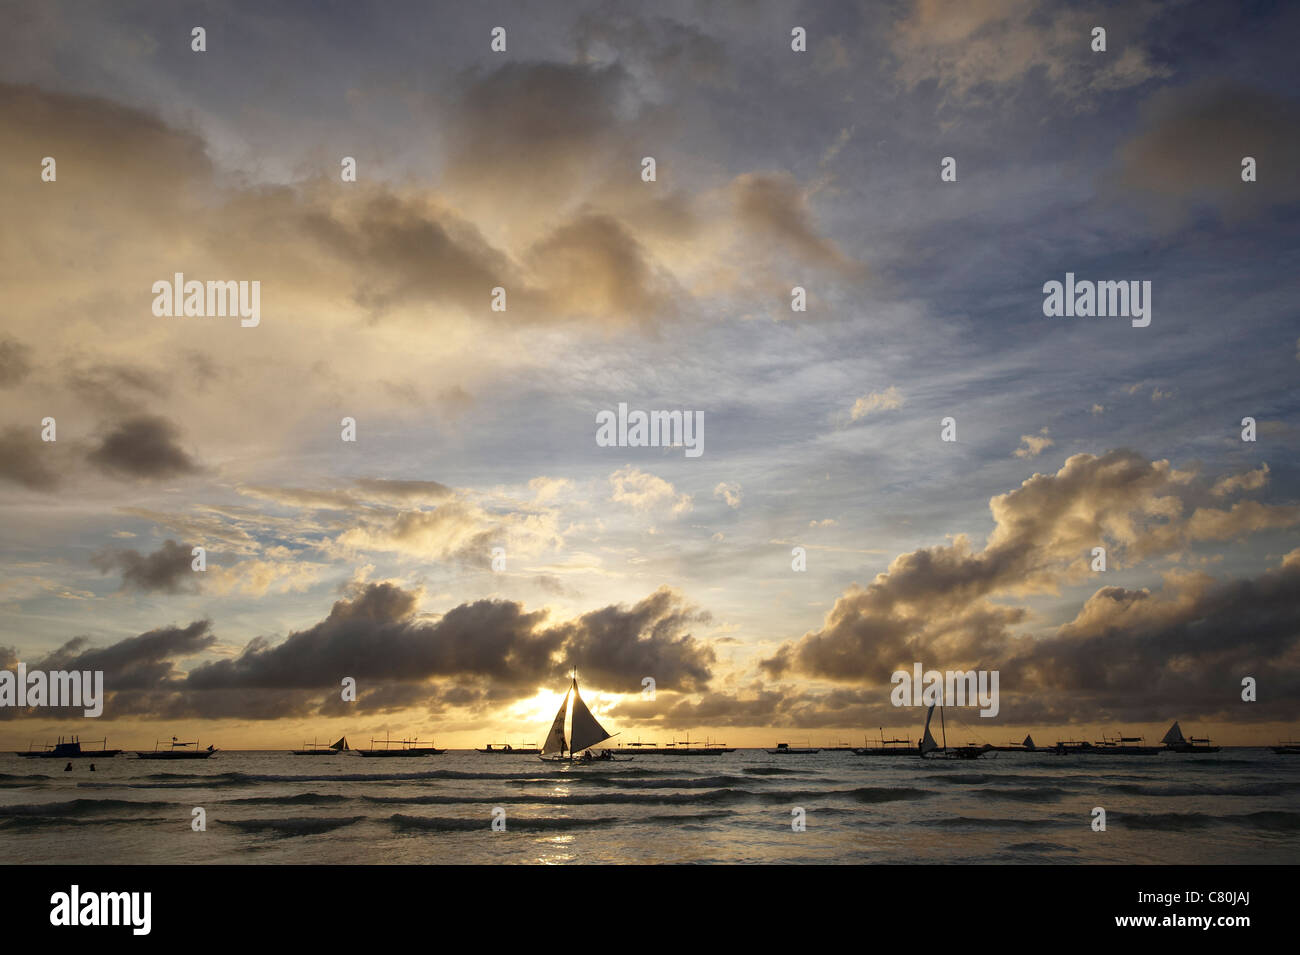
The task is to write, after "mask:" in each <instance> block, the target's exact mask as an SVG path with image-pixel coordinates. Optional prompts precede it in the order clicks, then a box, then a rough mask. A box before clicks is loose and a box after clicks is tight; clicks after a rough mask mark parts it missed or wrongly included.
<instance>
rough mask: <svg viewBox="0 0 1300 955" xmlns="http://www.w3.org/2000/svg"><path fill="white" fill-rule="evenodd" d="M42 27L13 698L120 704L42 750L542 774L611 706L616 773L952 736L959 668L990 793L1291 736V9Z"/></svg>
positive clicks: (408, 18) (380, 18)
mask: <svg viewBox="0 0 1300 955" xmlns="http://www.w3.org/2000/svg"><path fill="white" fill-rule="evenodd" d="M0 23H2V24H3V26H4V29H2V30H0V143H2V144H3V145H2V146H0V183H2V185H0V202H2V204H3V210H4V214H3V219H2V220H0V221H2V222H3V225H0V287H3V289H4V294H3V296H0V299H2V301H0V521H2V523H3V538H2V539H0V658H3V659H4V662H3V664H0V668H9V669H13V668H14V667H15V666H16V665H17V663H18V662H19V661H22V662H24V663H26V664H27V666H28V667H29V668H32V669H46V670H49V669H81V670H86V669H90V670H102V671H103V672H104V674H105V685H106V689H107V691H108V699H107V702H106V705H105V711H104V715H103V716H102V717H100V718H98V719H96V720H93V721H91V720H86V719H83V718H80V717H79V716H76V715H74V714H72V711H64V712H60V711H51V710H49V709H45V710H37V709H28V710H19V709H16V708H13V707H10V708H5V709H0V741H2V744H3V746H4V747H5V748H11V749H12V748H24V747H25V746H26V745H27V743H28V742H29V741H35V742H36V743H37V744H38V745H39V744H40V743H41V742H43V741H47V740H53V739H54V738H55V737H56V736H58V735H66V734H69V733H80V734H81V735H82V736H83V737H85V738H88V739H89V738H92V737H93V738H98V737H101V736H104V735H107V736H108V737H109V739H110V741H112V742H115V743H120V744H122V745H124V746H128V747H129V746H148V745H150V744H151V743H152V742H153V741H154V740H155V739H166V738H168V737H170V736H180V737H182V738H186V739H190V738H195V737H198V738H200V739H201V740H203V741H204V742H205V743H208V742H211V743H214V744H216V745H218V746H220V747H222V748H226V749H242V748H284V747H287V746H290V745H293V746H297V745H299V744H300V743H301V742H302V741H303V740H310V739H313V738H316V739H319V740H322V741H324V740H326V739H327V738H328V739H332V738H335V737H336V735H338V734H341V733H346V734H347V735H348V736H349V738H350V739H351V740H352V742H353V745H357V743H358V741H361V742H364V741H365V740H367V739H370V738H375V737H380V738H382V737H383V736H384V735H385V734H391V735H392V736H393V737H394V738H397V737H402V736H407V737H418V738H420V739H422V740H428V739H431V738H432V739H434V740H435V741H436V742H437V743H438V744H439V745H444V744H445V745H448V746H453V747H468V746H471V745H479V746H481V745H483V744H484V743H487V742H504V741H509V742H512V743H514V744H516V745H518V744H519V743H520V742H535V741H538V740H540V739H541V738H542V737H543V736H544V735H545V731H546V729H547V727H548V726H549V723H550V719H551V716H552V714H553V713H554V710H555V708H556V706H557V705H558V703H559V700H560V699H561V697H562V695H563V692H564V690H565V688H566V685H567V675H568V673H569V672H570V670H571V669H572V668H576V669H577V672H578V678H579V681H580V684H581V686H582V692H583V695H584V697H585V698H586V699H587V700H588V702H589V703H590V704H591V705H592V708H593V710H595V712H596V713H597V714H598V716H599V718H600V719H601V721H602V722H603V723H604V724H605V725H606V726H607V727H608V728H609V729H611V730H616V731H618V732H619V733H620V734H621V736H620V739H622V740H629V741H630V740H635V739H638V738H640V739H642V740H652V741H655V742H659V743H661V744H662V743H666V742H669V741H670V740H673V739H682V738H685V737H686V735H687V734H689V735H690V738H692V739H694V738H701V739H702V738H710V739H714V740H720V741H724V742H726V743H728V744H729V745H767V746H770V745H772V744H774V743H775V742H777V741H778V740H791V741H799V742H802V741H803V740H805V739H808V740H810V741H811V742H813V743H814V744H822V743H826V742H838V741H841V740H845V741H850V742H857V741H858V740H860V739H862V738H863V736H864V735H869V736H872V737H874V736H876V735H877V733H878V731H879V730H878V728H881V727H883V728H884V732H885V734H886V735H895V734H896V733H901V734H903V735H904V736H908V738H916V737H917V736H919V735H920V734H919V727H920V723H921V722H922V719H923V717H922V714H921V712H920V711H918V710H916V709H913V708H898V707H895V706H893V705H892V704H891V702H890V690H891V688H892V687H891V683H890V676H891V674H892V673H893V672H894V671H896V670H899V669H902V670H907V671H909V672H910V671H911V670H912V667H913V665H914V664H915V663H920V664H922V666H923V667H924V668H925V669H927V670H929V669H934V670H941V671H942V670H956V669H961V670H968V669H981V670H996V671H998V673H999V674H1000V693H1001V700H1000V706H999V714H998V716H997V717H996V718H993V719H988V718H981V717H979V716H978V715H977V711H976V710H973V709H969V710H964V711H960V712H952V716H951V717H950V722H952V721H954V720H955V721H956V722H957V725H958V726H962V725H963V724H964V725H965V727H966V731H967V732H968V734H969V735H970V737H971V738H972V739H977V740H980V741H989V742H993V743H1004V742H1006V741H1008V740H1009V739H1013V738H1016V739H1018V738H1020V736H1022V735H1023V733H1024V732H1026V731H1029V732H1033V733H1035V734H1036V735H1037V736H1038V740H1039V742H1040V743H1041V742H1045V741H1046V742H1051V741H1054V740H1055V739H1058V738H1059V739H1075V738H1084V739H1097V738H1099V737H1100V734H1101V733H1103V732H1111V733H1114V732H1117V731H1119V730H1123V731H1124V732H1125V734H1126V735H1137V734H1139V733H1144V734H1145V735H1146V736H1147V737H1148V739H1153V738H1154V739H1158V738H1159V736H1160V735H1162V734H1163V732H1164V730H1165V728H1167V726H1168V725H1169V723H1171V722H1172V721H1173V720H1175V719H1177V720H1180V721H1181V723H1182V726H1183V729H1184V731H1185V732H1188V731H1194V732H1197V733H1198V734H1203V733H1208V734H1209V735H1211V736H1213V737H1214V738H1215V740H1216V742H1222V743H1226V744H1270V743H1273V742H1276V740H1277V739H1278V738H1280V737H1283V736H1291V735H1295V726H1296V722H1297V720H1298V719H1300V534H1298V533H1297V530H1298V528H1300V471H1298V470H1297V468H1298V466H1300V455H1298V454H1297V450H1298V448H1300V445H1298V442H1297V435H1298V431H1297V429H1298V428H1300V416H1298V410H1300V399H1298V398H1297V389H1296V387H1295V385H1296V380H1297V372H1300V320H1298V316H1297V309H1298V306H1297V295H1296V293H1297V290H1298V285H1300V283H1298V282H1297V279H1296V276H1297V275H1300V230H1298V229H1297V225H1298V224H1300V176H1298V175H1297V170H1300V122H1298V120H1300V99H1298V98H1297V91H1296V87H1295V81H1294V50H1295V46H1296V41H1297V38H1298V37H1300V8H1296V7H1295V6H1294V5H1289V4H1266V3H1243V4H1212V3H1187V2H1183V3H1114V4H1087V3H1084V4H1071V5H1068V6H1066V5H1060V4H1050V3H1042V2H1035V0H979V2H968V3H943V2H934V0H919V2H897V3H880V4H866V3H864V4H849V3H834V4H828V3H751V2H732V3H673V2H665V3H659V4H654V5H653V6H652V7H647V6H646V5H641V4H630V3H572V4H564V5H556V4H524V3H520V2H512V3H500V2H483V3H476V4H459V3H458V4H450V3H406V4H401V3H396V4H394V3H389V4H370V3H312V4H307V3H298V4H276V5H273V6H270V7H268V6H267V5H265V4H258V3H221V4H209V3H183V2H181V3H169V4H166V5H161V4H156V3H119V4H113V5H111V6H108V5H100V4H89V3H70V2H51V3H42V4H18V3H12V2H7V0H6V2H3V3H0ZM199 26H201V27H203V30H204V31H205V32H204V43H203V45H204V47H205V49H203V50H202V51H196V50H195V49H194V48H193V46H194V42H195V41H194V38H193V33H192V31H193V29H194V28H195V27H199ZM496 27H501V28H503V29H504V31H505V49H504V50H494V49H493V48H492V47H493V30H494V28H496ZM1096 27H1101V28H1103V29H1104V30H1105V50H1104V51H1102V50H1094V49H1093V47H1094V46H1095V45H1096V44H1097V41H1096V39H1095V37H1094V28H1096ZM796 28H801V29H802V30H803V31H804V35H806V49H804V50H802V51H798V50H795V49H793V46H795V45H798V44H797V43H796V41H795V39H794V37H793V35H792V31H795V30H796ZM47 157H49V158H52V159H54V161H55V167H54V168H55V174H54V178H53V180H52V181H49V180H48V179H47V178H46V177H44V176H43V171H44V170H45V169H46V164H45V159H46V158H47ZM345 157H350V158H351V159H352V160H354V161H355V169H356V175H355V181H345V177H344V175H343V174H342V171H343V167H344V160H345ZM647 157H652V158H653V159H654V176H653V179H652V181H647V178H646V176H645V175H644V170H645V164H644V162H643V160H645V159H646V158H647ZM1245 157H1250V158H1251V159H1253V160H1254V164H1253V169H1254V176H1253V179H1252V181H1244V180H1243V159H1244V158H1245ZM948 158H950V159H952V160H953V162H952V163H948V164H947V167H948V168H949V169H950V170H951V172H952V173H955V177H954V174H949V175H948V176H947V177H945V176H944V175H943V171H944V168H945V161H946V159H948ZM176 273H183V275H184V276H185V278H186V279H187V280H197V281H201V282H206V281H237V282H238V281H246V282H252V281H256V282H258V283H259V287H260V296H261V298H260V315H259V321H258V322H257V324H256V325H255V326H252V327H246V326H245V325H244V324H243V323H241V321H240V319H239V318H238V317H231V316H217V315H212V316H199V315H191V316H181V317H173V316H171V315H167V314H164V315H161V316H160V315H158V314H155V309H154V300H155V292H154V283H156V282H159V281H162V282H166V283H170V282H171V281H172V279H173V276H174V275H175V274H176ZM1067 273H1071V274H1073V275H1074V276H1075V277H1076V279H1077V280H1079V281H1085V280H1086V281H1124V282H1137V283H1139V287H1141V284H1142V283H1146V282H1149V283H1150V286H1149V288H1150V290H1151V291H1150V297H1149V305H1150V312H1149V316H1150V323H1149V324H1148V325H1146V326H1145V327H1141V326H1139V325H1135V324H1133V322H1131V321H1130V320H1129V318H1127V317H1123V316H1110V317H1070V318H1064V317H1048V316H1047V315H1045V313H1044V300H1045V297H1046V296H1045V284H1046V283H1049V282H1053V281H1056V282H1061V283H1064V282H1066V275H1067ZM498 288H499V289H502V290H504V296H505V299H504V301H505V307H504V309H500V310H499V309H494V307H493V304H494V301H496V299H494V291H493V290H494V289H498ZM796 288H799V289H802V290H803V293H804V296H805V297H806V310H804V311H796V310H794V308H792V301H793V294H794V293H793V291H792V290H794V289H796ZM498 304H499V303H498ZM620 403H622V404H626V405H627V406H628V407H629V408H631V409H641V410H646V411H649V410H663V411H671V410H680V411H684V412H688V413H690V412H694V413H695V414H697V415H699V416H702V420H703V423H704V429H703V444H702V448H703V453H702V454H700V455H699V456H689V455H687V454H686V453H685V449H684V448H682V447H680V446H678V447H627V446H624V447H608V446H602V445H601V444H600V443H598V442H597V440H596V431H597V428H596V422H597V415H598V414H599V413H600V412H602V411H608V410H615V409H617V408H618V407H619V405H620ZM46 418H53V419H54V421H55V424H56V431H55V440H53V441H48V440H43V439H42V434H43V431H45V430H46V428H45V425H43V421H44V420H45V419H46ZM948 418H951V419H952V427H951V428H949V436H951V432H952V431H953V430H955V438H956V440H954V441H947V440H943V433H942V432H943V430H944V429H943V425H942V422H943V421H944V420H945V419H948ZM1245 418H1251V419H1253V421H1254V422H1255V424H1254V432H1255V433H1254V440H1253V441H1247V440H1243V419H1245ZM344 419H352V421H353V422H355V438H356V440H355V441H345V440H343V431H344ZM194 547H203V548H204V549H205V554H206V569H205V570H203V571H195V570H194V569H193V567H192V559H193V558H192V553H193V548H194ZM1096 547H1104V548H1105V551H1106V568H1105V570H1104V571H1101V570H1097V569H1094V567H1095V559H1094V555H1093V551H1094V548H1096ZM796 548H800V549H801V551H796ZM494 550H495V552H496V557H497V559H496V562H495V566H494V556H493V555H494ZM800 564H802V569H796V567H798V566H799V565H800ZM346 677H350V678H352V679H353V680H355V681H356V687H357V698H356V700H355V701H344V700H343V699H342V693H341V690H340V686H341V681H342V680H343V679H344V678H346ZM646 677H649V678H651V679H652V680H653V681H654V684H655V692H654V694H653V698H648V694H646V693H645V692H644V691H643V686H644V684H643V680H644V679H645V678H646ZM1247 678H1250V680H1252V681H1254V686H1255V693H1256V698H1255V699H1254V700H1252V701H1248V700H1243V698H1242V697H1243V680H1245V679H1247ZM959 732H961V730H959Z"/></svg>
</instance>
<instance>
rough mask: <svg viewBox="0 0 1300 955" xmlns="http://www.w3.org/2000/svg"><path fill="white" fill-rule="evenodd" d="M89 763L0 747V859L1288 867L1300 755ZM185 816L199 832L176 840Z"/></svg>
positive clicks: (458, 756) (827, 754) (262, 757)
mask: <svg viewBox="0 0 1300 955" xmlns="http://www.w3.org/2000/svg"><path fill="white" fill-rule="evenodd" d="M89 763H90V761H89V760H75V761H73V764H72V765H73V769H72V771H70V772H64V771H63V768H64V761H61V760H57V761H56V760H28V759H21V758H19V757H17V756H13V755H6V756H0V847H2V848H3V854H4V857H5V861H7V862H10V863H38V864H39V863H50V864H55V863H57V864H109V863H114V864H117V863H145V864H149V863H204V864H214V863H215V864H224V863H236V864H238V863H322V864H323V863H328V864H374V863H397V864H430V863H433V864H437V863H450V864H462V863H479V864H511V863H541V864H552V863H756V862H757V863H849V864H862V863H915V862H929V863H933V862H947V863H1004V864H1017V863H1064V864H1082V863H1167V864H1180V863H1190V864H1214V865H1223V864H1235V863H1266V864H1279V863H1296V862H1300V802H1298V800H1297V796H1298V795H1300V758H1297V757H1294V756H1279V755H1275V754H1274V753H1272V752H1271V751H1270V750H1268V749H1264V748H1259V749H1256V748H1240V749H1228V748H1225V749H1224V750H1223V751H1222V752H1220V753H1217V754H1196V755H1177V754H1169V753H1165V754H1161V755H1158V756H1118V757H1117V756H1112V757H1101V756H1086V755H1079V756H1051V755H1046V754H1033V753H1018V752H1012V753H997V754H989V755H988V756H986V757H984V758H983V759H979V760H971V761H960V760H921V759H918V758H915V757H861V756H855V755H854V754H852V753H849V752H833V751H823V752H821V753H818V754H815V755H787V756H774V755H769V754H768V753H766V752H764V751H762V750H739V751H736V752H734V753H728V754H722V755H716V756H702V757H681V756H676V757H672V756H645V755H640V756H637V757H636V758H635V759H633V760H632V761H630V762H619V763H612V764H610V763H605V764H599V763H598V764H595V765H588V766H581V765H575V766H567V765H566V766H562V767H561V766H555V765H554V764H546V763H542V762H541V761H539V760H538V759H537V758H536V757H535V756H507V755H494V756H489V755H481V754H479V753H476V752H472V751H470V752H465V751H450V752H448V753H446V754H445V755H441V756H429V757H421V758H411V759H376V758H369V759H367V758H362V757H360V756H358V755H356V754H355V753H344V754H341V755H338V756H328V757H305V756H301V757H300V756H292V755H289V754H288V753H283V752H219V753H217V754H216V756H214V757H213V758H212V759H209V760H205V761H194V762H173V763H167V762H155V761H146V760H137V759H135V758H134V757H133V756H129V755H125V754H124V755H122V756H118V757H116V758H114V759H107V760H96V761H95V768H96V771H95V772H93V773H92V772H90V770H89ZM1095 807H1101V808H1103V809H1104V810H1105V813H1106V817H1105V821H1106V828H1105V831H1104V832H1103V831H1095V830H1094V828H1093V825H1094V815H1093V810H1094V808H1095ZM195 808H202V809H203V811H204V815H205V816H206V830H205V831H195V830H194V829H193V828H192V820H193V819H194V818H195V817H194V812H193V810H194V809H195ZM494 810H500V811H498V812H496V813H495V815H496V816H497V817H500V816H501V814H502V811H503V813H504V825H505V828H504V830H503V831H494V829H493V828H492V822H493V818H494ZM797 810H802V817H800V816H799V814H798V812H797ZM800 818H802V821H803V824H804V828H802V830H799V829H797V828H796V827H795V826H794V825H792V823H797V822H798V821H799V820H800Z"/></svg>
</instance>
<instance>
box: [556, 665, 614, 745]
mask: <svg viewBox="0 0 1300 955" xmlns="http://www.w3.org/2000/svg"><path fill="white" fill-rule="evenodd" d="M569 680H570V683H569V689H568V690H566V691H565V694H564V699H563V700H562V701H561V703H560V709H559V711H558V712H557V713H556V714H555V719H554V720H552V721H551V729H550V732H548V733H547V734H546V742H544V743H543V744H542V751H541V753H540V754H539V755H538V757H537V758H538V759H540V760H542V761H543V762H551V763H558V762H567V763H570V764H572V763H574V762H584V763H586V762H597V761H606V762H610V761H614V760H615V759H616V757H615V756H614V754H613V753H612V752H610V751H609V750H605V751H604V752H603V753H602V754H601V756H600V757H599V758H597V757H593V756H591V747H593V746H595V745H596V744H597V743H603V742H604V741H605V740H607V739H613V738H614V736H615V735H616V734H613V733H610V732H609V731H608V730H606V729H605V727H603V726H601V725H600V721H599V720H597V719H596V717H595V716H593V715H592V713H591V710H589V709H587V704H586V703H584V702H582V696H581V695H579V693H578V676H577V674H576V673H574V674H571V675H570V677H569ZM570 699H572V701H573V706H572V708H570V706H569V701H570ZM566 718H567V719H568V722H569V734H568V736H567V737H566V736H565V733H564V724H565V720H566ZM566 752H567V753H568V756H565V753H566ZM576 752H580V753H582V754H583V758H582V759H581V760H575V759H574V756H573V754H574V753H576Z"/></svg>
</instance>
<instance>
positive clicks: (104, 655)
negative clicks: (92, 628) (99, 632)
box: [31, 620, 217, 712]
mask: <svg viewBox="0 0 1300 955" xmlns="http://www.w3.org/2000/svg"><path fill="white" fill-rule="evenodd" d="M216 639H217V638H216V637H215V636H213V634H212V624H211V623H210V622H209V621H207V620H196V621H194V622H193V623H191V624H190V625H189V626H187V627H175V626H171V627H159V628H158V629H156V630H150V631H149V632H147V633H142V634H140V635H139V636H136V637H127V638H126V639H125V640H119V641H118V642H117V643H114V644H112V645H110V646H107V647H100V648H96V647H91V646H89V643H90V641H89V640H88V639H87V638H86V637H75V638H74V639H72V640H69V641H68V642H67V643H65V644H64V645H63V646H61V647H60V648H59V649H58V650H55V651H54V652H53V653H51V654H50V655H49V656H48V657H46V658H45V659H44V660H41V661H40V662H39V663H37V664H34V665H31V666H32V668H33V669H39V670H103V671H104V689H105V691H106V692H108V693H109V694H116V693H122V692H125V691H128V690H146V691H151V692H154V691H162V690H167V689H176V688H178V687H179V686H180V685H181V682H182V680H181V677H182V673H181V671H180V669H179V668H178V667H177V666H176V664H175V661H176V660H178V659H181V658H184V657H189V656H193V655H194V654H196V653H201V652H202V651H204V650H206V649H208V648H209V647H211V646H212V645H213V644H214V643H216ZM106 712H107V709H106Z"/></svg>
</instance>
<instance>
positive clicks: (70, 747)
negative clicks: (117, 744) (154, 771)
mask: <svg viewBox="0 0 1300 955" xmlns="http://www.w3.org/2000/svg"><path fill="white" fill-rule="evenodd" d="M90 742H92V743H99V744H100V748H99V749H82V746H81V737H80V736H74V737H72V738H71V739H69V740H66V741H65V740H64V739H63V737H62V736H60V737H59V741H58V742H57V743H55V744H54V745H53V746H51V745H50V744H49V743H46V744H45V746H44V748H42V749H32V748H31V744H30V743H28V744H27V747H28V748H27V752H25V753H15V754H14V755H15V756H22V757H24V758H26V759H108V758H109V757H112V756H116V755H117V754H118V753H120V752H122V751H121V750H120V749H108V748H107V746H108V737H105V738H104V739H95V740H91V741H90Z"/></svg>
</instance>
